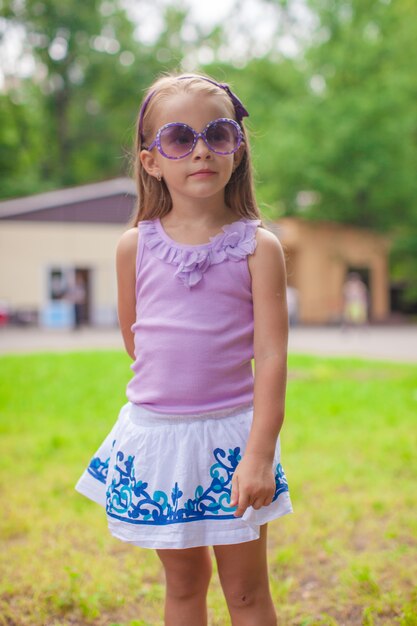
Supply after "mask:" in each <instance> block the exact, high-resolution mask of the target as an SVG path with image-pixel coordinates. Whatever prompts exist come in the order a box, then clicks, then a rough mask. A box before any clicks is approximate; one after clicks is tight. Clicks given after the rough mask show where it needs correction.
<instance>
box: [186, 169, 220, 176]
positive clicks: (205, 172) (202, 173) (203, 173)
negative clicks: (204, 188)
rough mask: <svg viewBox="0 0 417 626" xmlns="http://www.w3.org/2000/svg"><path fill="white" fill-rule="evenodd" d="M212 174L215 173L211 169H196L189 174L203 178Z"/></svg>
mask: <svg viewBox="0 0 417 626" xmlns="http://www.w3.org/2000/svg"><path fill="white" fill-rule="evenodd" d="M212 174H215V172H213V170H198V172H194V173H193V174H190V176H201V177H203V178H205V177H207V176H211V175H212Z"/></svg>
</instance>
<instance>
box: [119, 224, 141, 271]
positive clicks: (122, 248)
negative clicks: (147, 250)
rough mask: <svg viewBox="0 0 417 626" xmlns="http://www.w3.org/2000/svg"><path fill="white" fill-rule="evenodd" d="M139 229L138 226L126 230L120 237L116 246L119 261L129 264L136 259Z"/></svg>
mask: <svg viewBox="0 0 417 626" xmlns="http://www.w3.org/2000/svg"><path fill="white" fill-rule="evenodd" d="M138 236H139V229H138V227H137V226H133V227H132V228H128V229H127V230H125V231H124V232H123V233H122V235H121V236H120V238H119V241H118V242H117V246H116V259H117V262H118V263H122V264H126V263H127V264H129V263H131V262H132V261H133V263H134V262H135V260H136V251H137V246H138Z"/></svg>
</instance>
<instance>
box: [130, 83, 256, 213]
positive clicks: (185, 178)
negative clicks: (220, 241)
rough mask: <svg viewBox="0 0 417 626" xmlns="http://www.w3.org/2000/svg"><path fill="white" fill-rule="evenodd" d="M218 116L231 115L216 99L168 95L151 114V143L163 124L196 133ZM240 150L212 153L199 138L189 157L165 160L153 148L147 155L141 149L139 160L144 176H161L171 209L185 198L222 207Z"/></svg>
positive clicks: (201, 95)
mask: <svg viewBox="0 0 417 626" xmlns="http://www.w3.org/2000/svg"><path fill="white" fill-rule="evenodd" d="M221 117H226V118H229V119H230V118H231V117H232V116H231V113H230V109H229V108H228V107H227V106H226V105H225V102H224V101H223V99H222V98H220V97H217V96H207V95H205V94H189V93H182V94H176V95H173V96H170V97H169V98H167V100H165V101H164V102H162V103H161V104H160V105H159V107H158V110H157V111H156V112H155V114H154V120H153V136H152V137H151V141H153V140H154V138H155V135H156V133H157V131H158V129H159V128H161V126H163V125H165V124H169V123H172V122H181V123H184V124H188V125H189V126H191V128H193V129H194V130H195V131H196V132H198V133H200V132H202V131H203V130H204V128H205V127H206V126H207V124H208V123H209V122H211V121H213V120H216V119H218V118H221ZM244 149H245V148H244V145H243V144H242V145H241V147H240V148H239V149H238V151H237V152H235V153H234V154H228V155H219V154H216V153H215V152H212V151H211V150H210V149H209V148H208V146H207V145H206V144H205V142H204V141H203V139H201V138H199V139H198V140H197V143H196V145H195V147H194V150H193V151H192V152H191V154H189V155H187V156H185V157H184V158H182V159H178V160H171V159H167V158H166V157H164V156H162V154H160V153H159V151H158V149H157V148H156V147H154V148H153V149H152V150H151V151H150V152H149V151H148V150H142V152H141V154H140V158H141V162H142V165H143V167H144V168H145V170H146V171H147V172H148V174H150V175H151V176H155V177H157V176H158V174H160V175H161V176H162V177H163V179H164V181H165V183H166V185H167V187H168V190H169V192H170V195H171V198H172V203H173V206H178V205H181V203H184V201H185V200H187V199H188V200H193V201H198V200H204V201H207V200H208V199H212V200H213V202H215V203H219V202H220V203H221V205H222V206H224V189H225V187H226V185H227V183H228V182H229V180H230V177H231V175H232V173H233V170H234V169H235V167H237V165H238V164H239V162H240V159H241V158H242V155H243V151H244Z"/></svg>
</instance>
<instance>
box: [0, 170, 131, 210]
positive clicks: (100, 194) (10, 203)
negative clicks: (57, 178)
mask: <svg viewBox="0 0 417 626" xmlns="http://www.w3.org/2000/svg"><path fill="white" fill-rule="evenodd" d="M117 195H125V196H136V186H135V183H134V181H133V180H132V179H130V178H114V179H112V180H104V181H102V182H98V183H91V184H88V185H78V186H77V187H66V188H65V189H56V190H54V191H46V192H44V193H37V194H34V195H31V196H23V197H21V198H13V200H5V201H3V202H0V219H1V218H5V217H8V218H11V217H13V216H17V215H21V214H24V213H25V214H26V213H32V212H33V211H42V210H44V209H51V208H55V207H62V206H68V205H71V204H79V203H85V202H87V201H88V200H96V199H99V198H105V197H109V196H117Z"/></svg>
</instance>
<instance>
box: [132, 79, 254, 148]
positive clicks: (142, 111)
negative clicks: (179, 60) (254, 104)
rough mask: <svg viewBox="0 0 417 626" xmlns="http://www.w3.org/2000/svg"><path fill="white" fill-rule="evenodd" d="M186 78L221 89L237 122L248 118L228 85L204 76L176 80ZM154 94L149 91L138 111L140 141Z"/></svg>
mask: <svg viewBox="0 0 417 626" xmlns="http://www.w3.org/2000/svg"><path fill="white" fill-rule="evenodd" d="M186 78H201V80H205V81H207V82H208V83H211V84H212V85H216V87H220V89H223V90H224V91H225V92H226V93H227V95H228V96H229V98H230V100H231V101H232V102H233V106H234V108H235V114H236V118H237V121H238V122H241V121H242V118H244V117H249V113H248V112H247V110H246V109H245V107H244V106H243V104H242V102H241V101H240V100H239V98H238V97H237V96H236V94H234V93H233V91H232V90H231V89H230V87H229V85H227V84H226V83H217V82H216V81H215V80H211V78H206V77H205V76H180V77H179V78H178V80H185V79H186ZM154 93H155V91H151V93H150V94H149V95H148V96H147V97H146V99H145V101H144V103H143V104H142V107H141V109H140V114H139V136H140V139H141V141H143V116H144V115H145V111H146V107H147V106H148V104H149V100H150V99H151V98H152V96H153V95H154Z"/></svg>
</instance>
